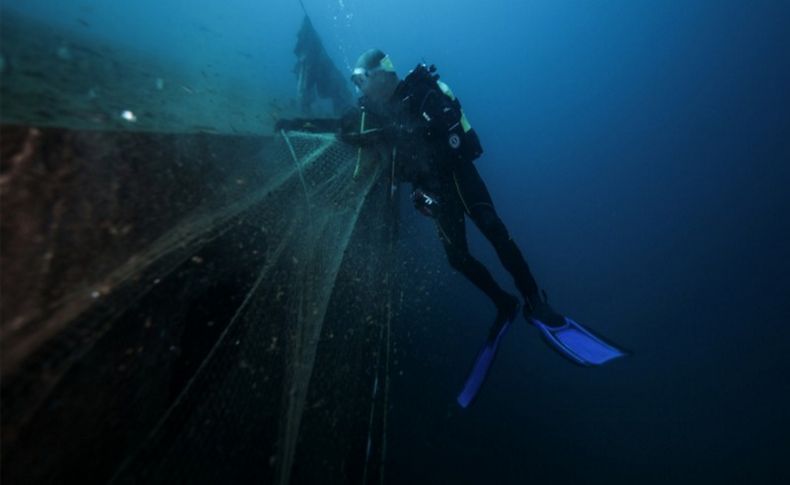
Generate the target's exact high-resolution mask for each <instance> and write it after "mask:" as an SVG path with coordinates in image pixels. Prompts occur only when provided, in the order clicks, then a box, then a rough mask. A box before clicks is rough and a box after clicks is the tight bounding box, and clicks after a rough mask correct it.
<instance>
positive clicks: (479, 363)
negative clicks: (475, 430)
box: [456, 320, 511, 408]
mask: <svg viewBox="0 0 790 485" xmlns="http://www.w3.org/2000/svg"><path fill="white" fill-rule="evenodd" d="M510 322H511V320H505V322H504V323H503V324H502V325H501V326H500V327H494V328H493V329H492V330H491V333H490V334H489V335H488V339H487V340H486V342H485V344H483V348H482V349H480V352H479V353H478V354H477V358H476V359H475V363H474V365H473V366H472V370H471V371H470V372H469V377H467V378H466V382H464V388H463V389H462V390H461V393H460V394H458V398H457V399H456V400H457V401H458V404H459V405H460V406H461V407H462V408H465V407H467V406H469V404H471V403H472V401H474V399H475V397H476V396H477V393H478V391H480V388H481V387H482V386H483V382H485V380H486V376H488V370H489V369H490V368H491V364H492V363H493V362H494V357H496V352H497V350H498V348H499V341H500V340H501V339H502V337H503V336H504V335H505V334H506V333H507V331H508V329H509V328H510Z"/></svg>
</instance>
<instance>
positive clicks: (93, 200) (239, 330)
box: [2, 125, 395, 483]
mask: <svg viewBox="0 0 790 485" xmlns="http://www.w3.org/2000/svg"><path fill="white" fill-rule="evenodd" d="M2 138H3V159H4V161H7V170H4V174H3V177H4V178H3V185H2V189H3V192H2V197H3V200H2V203H3V208H4V217H3V228H2V234H3V240H2V243H3V253H2V257H3V268H4V269H3V274H2V278H3V281H2V286H3V290H4V291H3V322H2V323H3V324H2V336H3V374H4V379H3V396H2V397H3V403H2V404H3V448H4V460H3V461H4V463H3V468H4V476H5V477H6V478H8V479H10V482H9V483H11V482H21V481H24V482H27V483H46V482H51V481H60V482H62V481H64V480H66V479H70V478H73V479H75V480H76V479H78V478H79V479H80V480H81V481H85V480H86V478H85V477H86V476H89V477H91V478H90V479H88V481H89V482H90V481H93V480H95V481H96V482H103V481H106V480H108V479H112V480H113V481H114V482H116V483H132V482H139V481H142V480H145V481H146V482H157V483H158V482H163V483H164V482H173V481H176V482H182V483H183V482H187V483H198V482H217V481H231V482H234V483H246V482H251V481H256V482H260V481H263V482H275V483H292V482H295V481H310V478H311V477H313V475H312V474H313V473H319V474H321V475H324V476H326V474H327V473H329V474H330V475H331V473H336V474H338V475H340V476H345V477H346V478H347V477H348V476H355V475H361V474H362V473H368V471H367V470H365V468H369V467H371V462H370V456H369V453H370V452H369V450H366V448H367V447H368V446H370V445H369V444H368V443H367V442H366V440H376V441H378V440H379V439H380V431H377V432H376V436H375V437H374V436H371V432H372V430H373V428H375V427H381V426H380V425H378V424H376V423H378V422H379V421H380V420H381V419H382V412H383V411H382V409H381V408H379V410H378V411H375V413H374V411H371V410H372V409H374V410H375V407H376V405H377V404H375V403H376V402H377V400H378V401H380V400H381V398H382V392H379V391H378V388H379V387H380V383H379V380H380V376H379V374H380V372H383V371H382V369H383V362H384V361H383V360H382V353H383V354H386V353H387V350H388V347H387V344H386V340H385V335H386V334H385V329H386V328H388V326H389V325H390V322H391V319H392V302H391V296H392V283H393V281H392V278H391V274H390V269H391V262H390V261H389V259H388V254H390V253H391V250H392V237H393V232H392V231H393V229H394V220H395V219H394V217H393V211H392V207H393V205H392V197H391V193H390V182H389V180H388V177H382V176H381V175H382V173H387V174H388V171H387V170H385V168H386V166H385V165H384V164H382V163H379V161H376V160H372V159H371V158H370V157H368V156H362V157H361V158H360V157H359V155H360V153H358V152H357V150H356V149H354V148H352V147H349V146H347V145H344V144H341V143H339V142H337V141H336V140H335V138H334V136H332V135H326V134H307V133H283V134H282V135H280V136H276V137H273V138H272V137H221V136H217V135H193V136H190V135H155V134H142V133H137V134H132V133H111V132H109V133H98V132H80V131H71V130H62V129H38V128H30V127H14V126H6V125H4V126H3V127H2ZM366 160H367V161H366ZM360 161H362V163H361V165H360V163H359V162H360ZM355 171H356V172H357V173H356V176H354V174H355ZM15 209H16V210H15ZM387 332H388V330H387ZM317 367H318V368H317ZM381 379H382V381H381V387H382V388H383V382H384V381H383V379H384V377H383V374H382V375H381ZM371 388H375V389H376V391H375V392H373V393H372V394H371V390H370V389H371ZM378 405H379V406H382V405H381V404H378ZM373 414H375V415H376V417H375V419H374V417H373ZM322 445H326V446H327V447H328V448H323V449H322V450H321V452H320V454H316V453H315V452H316V451H317V450H316V447H322ZM300 447H301V448H300ZM333 455H334V456H333ZM317 457H320V458H317ZM349 457H352V458H353V457H356V460H357V461H358V463H357V464H356V465H354V459H351V460H350V461H351V463H350V464H349V463H344V461H349ZM314 461H319V462H320V461H325V463H315V462H314ZM355 466H356V468H355ZM294 474H295V475H294ZM299 477H301V479H300V480H294V478H299ZM358 479H359V478H358V477H357V480H358ZM340 481H343V480H340Z"/></svg>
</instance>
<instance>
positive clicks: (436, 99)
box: [401, 63, 483, 161]
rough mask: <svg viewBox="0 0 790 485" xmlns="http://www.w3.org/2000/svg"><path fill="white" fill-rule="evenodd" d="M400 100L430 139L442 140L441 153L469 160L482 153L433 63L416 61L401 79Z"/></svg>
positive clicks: (461, 112) (454, 98) (453, 97)
mask: <svg viewBox="0 0 790 485" xmlns="http://www.w3.org/2000/svg"><path fill="white" fill-rule="evenodd" d="M402 89H403V94H405V95H406V96H405V97H403V98H402V101H401V102H402V103H404V104H405V105H406V108H407V111H408V112H409V114H410V115H412V116H413V117H416V118H417V119H418V120H419V122H420V123H421V124H422V125H423V126H424V127H425V135H426V137H427V138H428V139H430V140H432V141H433V140H435V141H439V140H441V139H443V140H444V143H443V145H444V150H443V152H444V153H445V154H446V155H447V156H449V157H451V158H455V159H458V160H468V161H473V160H475V159H476V158H478V157H479V156H480V155H481V154H482V153H483V147H482V146H481V145H480V139H479V138H478V136H477V133H476V132H475V130H474V129H473V128H472V126H471V125H470V124H469V121H468V120H467V119H466V115H465V114H464V112H463V109H462V108H461V102H460V101H459V100H458V98H456V97H455V95H454V94H453V92H452V90H450V87H449V86H447V84H445V83H443V82H441V81H440V80H439V75H438V74H437V73H436V66H434V65H430V66H426V65H425V64H422V63H420V64H417V66H416V67H415V68H414V69H412V70H411V72H409V74H408V75H407V76H406V77H405V78H404V80H403V88H402Z"/></svg>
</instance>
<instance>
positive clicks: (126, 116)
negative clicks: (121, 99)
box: [121, 109, 137, 123]
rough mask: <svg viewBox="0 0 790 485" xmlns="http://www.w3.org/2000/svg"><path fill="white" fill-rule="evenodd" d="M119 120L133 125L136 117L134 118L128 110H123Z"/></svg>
mask: <svg viewBox="0 0 790 485" xmlns="http://www.w3.org/2000/svg"><path fill="white" fill-rule="evenodd" d="M121 118H123V119H125V120H126V121H128V122H130V123H134V122H135V121H137V116H135V115H134V113H132V112H131V111H129V110H128V109H127V110H124V111H123V112H122V113H121Z"/></svg>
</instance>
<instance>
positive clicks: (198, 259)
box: [192, 256, 203, 264]
mask: <svg viewBox="0 0 790 485" xmlns="http://www.w3.org/2000/svg"><path fill="white" fill-rule="evenodd" d="M192 262H193V263H195V264H202V263H203V258H201V257H200V256H192Z"/></svg>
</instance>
